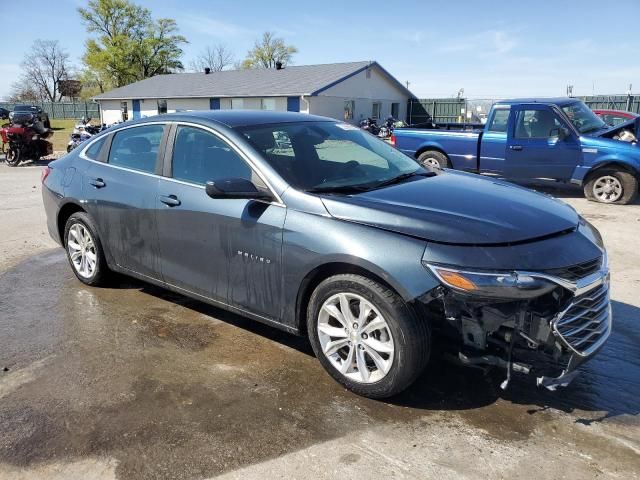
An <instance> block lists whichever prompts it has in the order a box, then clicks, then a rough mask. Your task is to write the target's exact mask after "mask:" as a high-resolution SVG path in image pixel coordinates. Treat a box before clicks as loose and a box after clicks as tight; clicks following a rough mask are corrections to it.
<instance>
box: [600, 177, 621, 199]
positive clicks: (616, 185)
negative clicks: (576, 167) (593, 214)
mask: <svg viewBox="0 0 640 480" xmlns="http://www.w3.org/2000/svg"><path fill="white" fill-rule="evenodd" d="M622 193H623V191H622V183H620V180H618V179H617V178H616V177H614V176H612V175H605V176H603V177H600V178H598V179H597V180H596V181H595V182H594V183H593V195H594V196H595V197H596V198H597V199H598V200H599V201H600V202H603V203H613V202H616V201H618V200H619V199H620V197H622Z"/></svg>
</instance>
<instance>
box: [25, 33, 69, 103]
mask: <svg viewBox="0 0 640 480" xmlns="http://www.w3.org/2000/svg"><path fill="white" fill-rule="evenodd" d="M21 66H22V77H21V80H20V83H22V84H24V85H29V86H31V87H32V88H33V89H35V90H37V91H38V92H39V96H40V97H41V98H44V99H46V100H49V101H50V102H57V101H60V100H61V99H62V94H61V93H60V91H59V89H58V86H59V83H60V80H65V79H67V76H68V75H69V70H70V63H69V54H68V53H67V52H66V51H65V50H64V49H62V47H60V44H59V42H58V41H57V40H36V41H35V42H33V45H32V47H31V51H30V53H28V54H27V56H26V57H25V58H24V60H23V61H22V64H21Z"/></svg>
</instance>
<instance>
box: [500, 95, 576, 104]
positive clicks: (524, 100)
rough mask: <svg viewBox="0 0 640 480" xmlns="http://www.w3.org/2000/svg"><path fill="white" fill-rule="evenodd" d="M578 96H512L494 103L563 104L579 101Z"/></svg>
mask: <svg viewBox="0 0 640 480" xmlns="http://www.w3.org/2000/svg"><path fill="white" fill-rule="evenodd" d="M579 101H580V99H579V98H569V97H556V98H512V99H508V100H499V101H497V102H496V103H495V105H518V104H521V103H540V104H544V105H558V106H564V105H569V104H570V103H575V102H579Z"/></svg>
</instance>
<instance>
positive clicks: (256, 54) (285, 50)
mask: <svg viewBox="0 0 640 480" xmlns="http://www.w3.org/2000/svg"><path fill="white" fill-rule="evenodd" d="M297 52H298V49H297V48H296V47H294V46H293V45H287V44H285V43H284V40H283V39H282V38H276V36H275V33H273V32H264V33H263V34H262V38H261V39H260V40H256V42H255V44H254V45H253V48H252V49H251V50H249V52H248V53H247V58H245V59H244V61H243V62H242V67H243V68H276V64H278V63H281V64H282V65H283V66H286V65H287V64H289V63H291V59H292V58H293V55H294V54H295V53H297Z"/></svg>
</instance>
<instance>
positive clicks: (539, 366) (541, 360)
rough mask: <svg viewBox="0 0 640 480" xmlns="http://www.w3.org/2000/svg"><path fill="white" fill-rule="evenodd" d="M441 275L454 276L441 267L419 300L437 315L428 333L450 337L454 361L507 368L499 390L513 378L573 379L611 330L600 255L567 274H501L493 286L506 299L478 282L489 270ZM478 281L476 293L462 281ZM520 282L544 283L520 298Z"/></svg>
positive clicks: (554, 384)
mask: <svg viewBox="0 0 640 480" xmlns="http://www.w3.org/2000/svg"><path fill="white" fill-rule="evenodd" d="M428 266H429V267H430V268H432V266H431V265H428ZM438 268H440V267H438ZM571 269H572V270H571ZM434 270H435V269H433V268H432V271H434ZM444 271H454V272H459V273H461V278H455V277H454V276H449V277H447V278H443V277H442V276H441V275H442V269H441V271H440V272H438V271H437V270H435V271H434V273H435V274H436V276H438V278H440V280H441V281H442V283H443V285H442V286H440V287H437V288H436V289H434V290H433V291H431V292H429V293H428V294H426V295H424V296H423V297H422V298H420V302H421V303H422V305H423V306H424V307H425V308H426V309H427V310H428V311H429V312H430V317H431V318H433V315H439V316H440V317H441V318H444V320H443V322H440V325H436V326H434V329H435V330H436V331H438V330H440V333H442V334H443V335H444V336H445V337H448V338H450V339H452V340H453V346H454V348H456V349H457V352H455V353H454V356H455V357H456V358H457V360H458V361H459V362H460V363H462V364H465V365H469V366H476V367H478V366H479V367H483V368H484V367H491V366H493V367H500V368H504V369H506V371H507V374H506V379H505V381H504V382H503V383H502V388H506V387H507V386H508V384H509V382H510V380H511V377H512V373H515V374H525V375H533V376H535V378H536V383H537V385H538V386H541V387H545V388H547V389H549V390H555V389H556V388H558V387H561V386H566V385H568V384H569V383H570V382H571V381H572V380H573V379H574V378H575V377H576V376H577V374H578V372H577V371H576V368H577V367H578V366H579V365H581V364H582V363H584V362H585V361H586V360H588V359H589V358H591V357H592V356H593V355H595V353H596V352H597V351H598V350H599V349H600V348H601V347H602V346H603V344H604V343H605V341H606V340H607V338H608V336H609V334H610V333H611V325H612V315H611V305H610V299H609V269H608V264H607V258H606V253H605V254H603V256H602V257H600V258H599V259H597V262H595V260H591V261H589V262H584V264H581V265H575V266H573V267H569V268H568V269H557V270H556V271H551V272H549V271H547V272H530V271H514V272H510V273H509V275H508V276H507V274H504V273H502V274H500V275H501V276H500V278H499V281H498V283H499V284H500V285H499V286H501V287H503V286H504V285H507V284H508V283H509V282H511V284H512V287H513V289H514V292H515V293H514V295H513V296H512V298H508V297H507V295H506V293H505V292H507V291H508V290H507V289H503V290H499V289H498V290H497V291H498V292H502V293H497V294H495V295H494V292H495V291H496V288H497V287H496V288H493V287H492V286H491V285H489V287H487V285H485V284H487V283H488V281H485V280H484V278H485V277H477V275H494V276H495V275H496V274H495V273H493V274H491V273H486V274H485V273H483V272H481V273H478V272H473V274H468V272H461V271H460V270H454V269H447V268H446V267H444ZM473 275H476V276H473ZM581 275H583V276H581ZM477 278H480V279H481V282H484V284H481V285H480V288H478V289H476V290H475V291H474V290H473V288H472V287H470V286H469V284H465V279H466V280H469V281H470V282H471V283H472V284H474V285H475V283H478V282H477V281H475V280H476V279H477ZM519 278H521V279H527V282H529V284H531V285H533V283H531V279H535V280H536V281H538V280H539V281H543V282H546V283H547V284H548V286H547V287H544V288H543V287H541V286H540V285H538V286H537V287H536V288H537V290H529V291H528V293H527V292H526V291H525V293H523V290H521V289H518V288H517V285H518V279H519ZM474 281H475V283H474ZM447 282H450V284H448V283H447ZM467 288H471V290H470V291H465V289H467ZM492 288H493V289H492ZM525 290H526V289H525ZM492 295H493V296H492ZM499 295H503V297H504V298H500V297H499Z"/></svg>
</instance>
